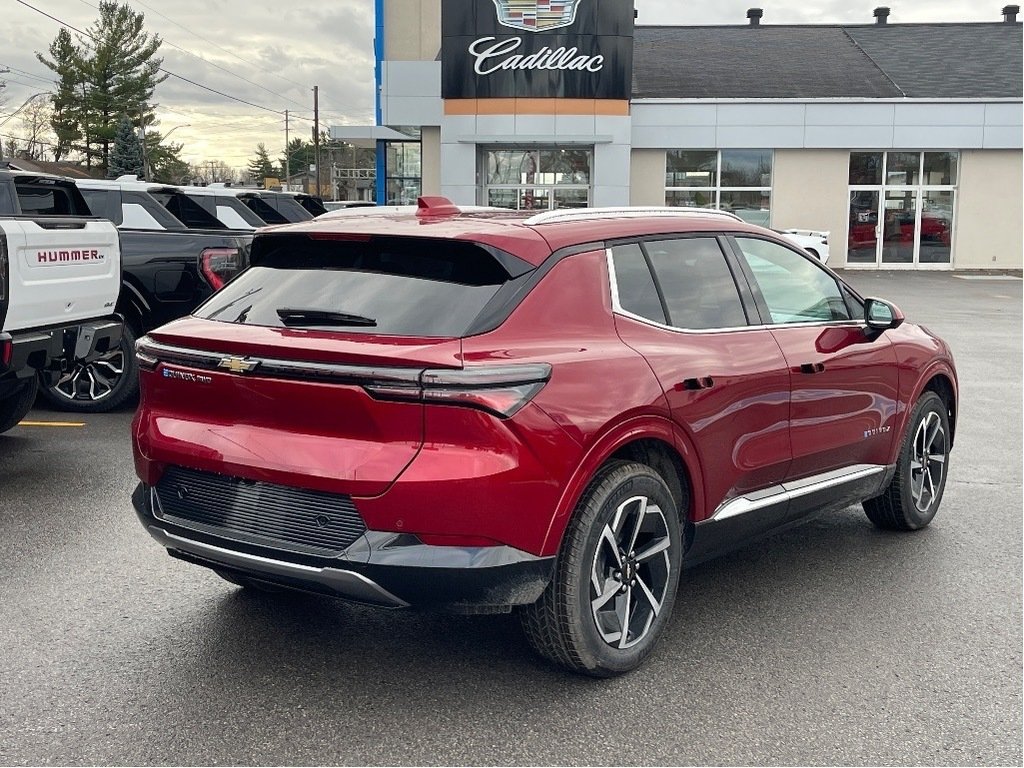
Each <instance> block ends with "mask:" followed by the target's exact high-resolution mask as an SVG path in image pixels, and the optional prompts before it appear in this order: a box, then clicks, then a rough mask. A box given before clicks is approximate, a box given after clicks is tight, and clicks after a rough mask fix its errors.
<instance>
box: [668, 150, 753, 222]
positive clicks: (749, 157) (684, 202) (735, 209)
mask: <svg viewBox="0 0 1024 768" xmlns="http://www.w3.org/2000/svg"><path fill="white" fill-rule="evenodd" d="M771 199H772V150H770V149H723V150H694V149H675V150H670V151H669V152H668V154H667V156H666V164H665V203H666V205H681V206H691V207H694V208H719V209H721V210H723V211H729V212H731V213H735V214H736V215H737V216H739V217H740V218H741V219H743V220H744V221H748V222H750V223H751V224H759V225H761V226H764V227H767V226H768V225H769V224H770V223H771Z"/></svg>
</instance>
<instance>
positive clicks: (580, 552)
mask: <svg viewBox="0 0 1024 768" xmlns="http://www.w3.org/2000/svg"><path fill="white" fill-rule="evenodd" d="M637 522H640V524H641V526H640V527H638V526H637V525H636V523H637ZM630 542H632V544H630ZM623 545H625V546H623ZM633 553H635V554H634V556H633V557H632V558H630V557H628V555H630V554H633ZM623 554H625V555H627V559H626V560H625V561H623V560H622V559H621V558H622V555H623ZM645 555H646V556H645ZM681 562H682V536H681V524H680V513H679V510H678V509H677V508H676V505H675V503H674V502H673V501H672V494H671V493H670V491H669V489H668V486H667V485H666V484H665V481H664V480H663V479H662V478H661V476H660V475H659V474H658V473H657V472H655V471H654V470H653V469H651V468H650V467H648V466H646V465H644V464H639V463H635V462H621V461H616V462H612V463H609V464H608V465H606V466H605V467H604V468H603V469H602V470H601V471H600V472H599V473H598V474H597V476H596V477H595V478H594V479H593V480H592V481H591V483H590V486H589V487H588V488H587V491H586V492H585V493H584V494H583V497H582V498H581V499H580V502H579V504H578V505H577V507H576V510H575V511H574V513H573V516H572V520H571V521H570V523H569V527H568V529H567V531H566V533H565V537H564V539H563V540H562V546H561V549H560V551H559V553H558V558H557V561H556V566H555V575H554V578H553V579H552V581H551V584H549V585H548V588H547V589H546V590H545V591H544V594H543V595H541V598H540V599H539V600H538V601H537V602H536V603H534V604H533V605H530V606H525V607H523V608H522V609H520V621H521V623H522V625H523V630H524V632H525V634H526V637H527V640H528V641H529V643H530V645H531V646H532V647H533V648H534V650H536V651H537V652H538V653H539V654H540V655H541V656H544V657H545V658H547V659H550V660H551V661H553V662H555V663H556V664H559V665H561V666H563V667H565V668H567V669H570V670H572V671H574V672H582V673H584V674H587V675H592V676H594V677H612V676H614V675H620V674H623V673H625V672H629V671H631V670H634V669H636V668H637V667H638V666H640V664H641V663H643V661H644V659H646V658H647V656H648V655H650V653H651V651H652V650H654V646H655V645H656V643H657V641H658V638H659V637H660V636H661V634H662V632H663V631H664V629H665V626H666V625H667V623H668V620H669V618H670V616H671V615H672V606H673V605H674V603H675V598H676V591H677V589H678V586H679V572H680V564H681ZM620 563H621V564H620ZM602 601H603V602H602ZM623 616H626V617H627V619H626V621H625V622H623V618H622V617H623ZM623 623H625V631H623Z"/></svg>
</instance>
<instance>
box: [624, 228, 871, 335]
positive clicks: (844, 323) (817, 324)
mask: <svg viewBox="0 0 1024 768" xmlns="http://www.w3.org/2000/svg"><path fill="white" fill-rule="evenodd" d="M766 239H767V238H766ZM769 242H774V240H769ZM605 259H606V261H607V263H608V282H609V287H610V290H611V299H612V312H613V313H615V314H617V315H621V316H623V317H628V318H629V319H630V320H636V321H637V322H640V323H643V324H644V325H649V326H652V327H653V328H660V329H661V330H663V331H670V332H672V333H684V334H717V333H737V332H739V331H758V330H776V329H779V330H781V329H783V328H842V327H850V328H861V327H863V323H861V322H858V321H857V320H815V321H812V322H808V323H751V324H747V325H737V326H729V327H722V328H679V327H677V326H674V325H665V324H664V323H659V322H658V321H657V320H651V319H650V318H649V317H643V316H642V315H637V314H635V313H633V312H630V311H629V310H628V309H624V308H623V307H622V304H621V303H620V302H619V281H618V276H617V275H616V274H615V261H614V258H613V257H612V248H611V247H609V248H606V249H605ZM737 298H739V295H737Z"/></svg>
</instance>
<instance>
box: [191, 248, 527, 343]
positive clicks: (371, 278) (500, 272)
mask: <svg viewBox="0 0 1024 768" xmlns="http://www.w3.org/2000/svg"><path fill="white" fill-rule="evenodd" d="M251 264H252V266H250V267H249V269H247V270H246V271H245V272H243V273H242V274H241V275H239V276H238V277H237V278H235V279H234V280H232V281H231V282H230V283H229V284H228V285H227V286H225V287H224V288H223V289H222V290H221V291H220V292H218V293H217V294H215V295H214V296H213V297H212V298H211V299H210V300H209V301H208V302H206V303H205V304H203V305H202V306H201V307H200V308H199V309H198V310H196V313H195V314H196V316H197V317H202V318H206V319H209V320H218V321H221V322H227V323H242V324H245V325H260V326H267V327H272V328H305V329H317V330H333V331H340V332H345V333H368V334H380V335H395V336H423V337H457V336H462V335H464V334H465V333H466V332H467V330H468V329H469V328H470V327H471V326H472V323H473V321H474V320H475V319H476V318H477V317H478V316H479V315H480V314H481V312H483V311H484V309H485V308H486V307H487V305H488V303H489V302H490V301H491V300H492V299H494V297H495V294H497V293H498V291H499V290H500V289H501V287H502V286H504V285H505V284H506V283H507V282H509V281H510V280H512V279H513V278H514V277H519V276H520V275H522V274H524V273H525V272H528V271H530V270H531V269H532V267H531V266H530V265H529V264H527V263H526V262H524V261H521V260H520V259H518V258H516V257H515V256H512V255H510V254H500V258H499V256H498V255H496V254H495V253H494V252H493V251H492V250H490V249H485V248H483V247H481V246H478V245H475V244H473V243H469V242H460V241H453V240H432V239H429V238H394V237H390V238H389V237H374V238H371V239H369V240H366V241H363V242H359V241H345V240H316V239H312V238H310V237H308V236H306V235H287V236H268V237H265V238H258V239H257V241H256V242H255V243H254V245H253V252H252V256H251Z"/></svg>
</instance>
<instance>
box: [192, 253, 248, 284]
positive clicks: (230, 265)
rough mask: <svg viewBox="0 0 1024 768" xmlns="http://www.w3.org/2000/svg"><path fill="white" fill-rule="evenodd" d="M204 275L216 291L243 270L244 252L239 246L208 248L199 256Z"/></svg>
mask: <svg viewBox="0 0 1024 768" xmlns="http://www.w3.org/2000/svg"><path fill="white" fill-rule="evenodd" d="M199 264H200V268H201V269H202V271H203V277H205V278H206V280H207V281H208V282H209V283H210V286H211V287H212V288H213V290H215V291H219V290H220V289H221V288H223V287H224V286H225V285H226V284H227V282H228V281H229V280H230V279H231V278H233V277H234V276H235V275H237V274H238V273H239V272H241V271H242V252H241V251H240V250H238V249H237V248H207V249H205V250H204V251H203V252H202V254H200V257H199Z"/></svg>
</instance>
